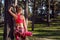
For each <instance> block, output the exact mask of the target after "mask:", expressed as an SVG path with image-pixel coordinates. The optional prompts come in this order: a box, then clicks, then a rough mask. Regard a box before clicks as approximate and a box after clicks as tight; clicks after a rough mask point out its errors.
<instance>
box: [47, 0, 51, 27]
mask: <svg viewBox="0 0 60 40" xmlns="http://www.w3.org/2000/svg"><path fill="white" fill-rule="evenodd" d="M47 1H48V5H49V6H48V13H47V25H48V26H50V12H49V11H50V0H47Z"/></svg>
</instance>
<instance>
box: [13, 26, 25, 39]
mask: <svg viewBox="0 0 60 40" xmlns="http://www.w3.org/2000/svg"><path fill="white" fill-rule="evenodd" d="M14 33H15V38H16V40H20V38H21V40H25V39H26V36H24V35H23V33H24V28H21V27H20V28H16V29H15V32H14Z"/></svg>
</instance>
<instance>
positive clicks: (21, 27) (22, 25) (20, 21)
mask: <svg viewBox="0 0 60 40" xmlns="http://www.w3.org/2000/svg"><path fill="white" fill-rule="evenodd" d="M11 10H12V7H10V8H9V12H10V14H11V15H12V16H13V18H14V20H15V22H16V29H15V32H14V33H15V38H16V40H20V37H21V39H22V40H25V36H24V35H23V34H24V32H27V26H26V22H25V17H24V16H23V15H22V7H18V6H17V7H16V13H13V12H12V11H11Z"/></svg>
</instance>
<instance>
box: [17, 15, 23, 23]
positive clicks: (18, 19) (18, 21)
mask: <svg viewBox="0 0 60 40" xmlns="http://www.w3.org/2000/svg"><path fill="white" fill-rule="evenodd" d="M16 23H23V20H22V19H21V18H20V15H17V19H16Z"/></svg>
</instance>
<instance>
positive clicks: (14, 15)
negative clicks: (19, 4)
mask: <svg viewBox="0 0 60 40" xmlns="http://www.w3.org/2000/svg"><path fill="white" fill-rule="evenodd" d="M11 10H12V7H10V8H9V12H10V14H11V15H12V16H13V17H14V18H16V17H17V16H16V14H14V13H13V12H12V11H11Z"/></svg>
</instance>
